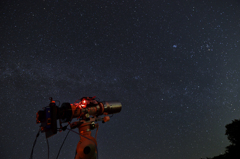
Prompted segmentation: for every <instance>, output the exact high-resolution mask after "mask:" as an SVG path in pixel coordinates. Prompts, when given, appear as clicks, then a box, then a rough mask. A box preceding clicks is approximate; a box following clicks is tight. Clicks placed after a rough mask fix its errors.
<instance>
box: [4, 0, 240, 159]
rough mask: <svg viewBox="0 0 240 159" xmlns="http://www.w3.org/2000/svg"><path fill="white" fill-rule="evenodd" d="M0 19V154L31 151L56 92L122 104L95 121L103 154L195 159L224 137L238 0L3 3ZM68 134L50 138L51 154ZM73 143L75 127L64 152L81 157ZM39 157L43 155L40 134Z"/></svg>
mask: <svg viewBox="0 0 240 159" xmlns="http://www.w3.org/2000/svg"><path fill="white" fill-rule="evenodd" d="M0 22H1V23H0V43H1V45H0V80H1V82H0V86H1V87H0V89H1V94H0V103H1V107H0V123H1V125H0V137H1V140H0V156H1V158H9V159H13V158H29V156H30V153H31V149H32V145H33V142H34V139H35V136H36V134H37V131H38V129H39V125H37V124H36V120H35V119H36V112H37V111H38V110H41V109H42V108H43V107H45V106H47V105H48V104H49V97H53V99H54V100H60V101H61V103H62V102H70V103H74V101H75V100H76V99H79V98H81V97H84V96H97V97H98V98H100V99H101V100H105V101H108V100H109V101H110V100H119V101H120V102H121V103H122V111H121V112H120V113H119V114H115V115H114V116H113V117H112V118H111V119H110V121H109V122H107V123H105V124H102V123H99V124H100V127H99V130H98V138H97V142H98V151H99V159H103V158H104V159H113V158H115V159H123V158H124V159H145V158H159V159H176V158H177V159H193V158H196V159H197V158H201V157H213V156H216V155H219V154H220V153H223V152H224V150H225V147H226V146H227V145H229V142H228V140H227V137H226V136H225V135H224V134H225V125H226V124H228V123H231V121H232V120H233V119H239V118H240V98H239V97H240V93H239V87H240V84H239V81H240V70H239V61H240V2H239V1H238V0H228V1H224V0H219V1H209V0H204V1H194V0H192V1H191V0H159V1H156V0H148V1H146V0H109V1H108V0H105V1H103V0H92V1H90V0H78V1H77V0H71V1H66V0H36V1H30V0H28V1H27V0H24V1H22V0H11V1H7V0H2V1H1V2H0ZM66 134H67V131H65V132H61V133H58V134H56V135H55V136H53V137H51V138H49V140H48V141H49V145H50V158H56V156H57V153H58V150H59V148H60V146H61V144H62V141H63V139H64V137H65V135H66ZM93 134H94V132H93ZM78 141H79V136H78V135H76V134H74V133H72V132H71V133H70V134H69V135H68V138H67V139H66V142H65V144H64V146H63V148H62V151H61V153H60V155H59V159H68V158H74V155H75V149H76V146H77V143H78ZM33 157H34V159H43V158H47V144H46V139H45V134H43V133H41V134H40V136H39V138H38V140H37V143H36V146H35V149H34V155H33Z"/></svg>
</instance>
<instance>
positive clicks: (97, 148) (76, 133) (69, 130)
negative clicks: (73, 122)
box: [67, 128, 98, 159]
mask: <svg viewBox="0 0 240 159" xmlns="http://www.w3.org/2000/svg"><path fill="white" fill-rule="evenodd" d="M67 129H68V130H69V131H70V130H71V131H72V132H74V133H76V134H78V135H80V136H81V137H84V138H86V139H88V140H90V141H92V142H93V143H94V145H95V147H96V149H97V159H98V147H97V145H96V143H95V142H94V141H93V140H91V139H89V138H88V137H86V136H83V135H81V134H80V133H77V132H76V131H74V130H72V129H69V128H67Z"/></svg>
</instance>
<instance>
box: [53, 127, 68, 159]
mask: <svg viewBox="0 0 240 159" xmlns="http://www.w3.org/2000/svg"><path fill="white" fill-rule="evenodd" d="M69 132H70V130H69V131H68V133H67V135H66V137H65V139H64V140H63V143H62V145H61V147H60V149H59V151H58V155H57V158H58V156H59V154H60V151H61V149H62V146H63V144H64V142H65V140H66V138H67V136H68V134H69ZM57 158H56V159H57Z"/></svg>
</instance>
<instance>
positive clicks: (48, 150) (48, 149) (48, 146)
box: [46, 138, 49, 159]
mask: <svg viewBox="0 0 240 159" xmlns="http://www.w3.org/2000/svg"><path fill="white" fill-rule="evenodd" d="M46 140H47V147H48V159H49V143H48V139H47V138H46Z"/></svg>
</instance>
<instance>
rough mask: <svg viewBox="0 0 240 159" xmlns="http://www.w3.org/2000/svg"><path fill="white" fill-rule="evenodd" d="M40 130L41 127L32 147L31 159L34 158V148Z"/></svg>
mask: <svg viewBox="0 0 240 159" xmlns="http://www.w3.org/2000/svg"><path fill="white" fill-rule="evenodd" d="M40 131H41V128H40V129H39V131H38V133H37V135H36V138H35V141H34V142H33V147H32V152H31V155H30V159H32V157H33V150H34V147H35V144H36V142H37V138H38V136H39V133H40Z"/></svg>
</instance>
